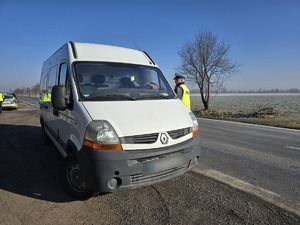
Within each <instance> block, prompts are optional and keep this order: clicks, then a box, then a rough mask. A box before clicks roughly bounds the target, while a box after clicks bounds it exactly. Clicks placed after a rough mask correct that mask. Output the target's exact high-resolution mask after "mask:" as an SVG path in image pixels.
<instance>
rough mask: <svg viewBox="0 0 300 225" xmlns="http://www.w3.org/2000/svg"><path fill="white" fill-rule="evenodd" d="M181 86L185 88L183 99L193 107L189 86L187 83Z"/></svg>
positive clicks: (188, 105) (189, 106)
mask: <svg viewBox="0 0 300 225" xmlns="http://www.w3.org/2000/svg"><path fill="white" fill-rule="evenodd" d="M180 87H182V89H183V93H182V98H181V101H182V102H183V103H184V104H185V105H186V106H187V107H188V108H189V109H191V99H190V90H189V89H188V88H187V86H186V85H185V84H181V85H180Z"/></svg>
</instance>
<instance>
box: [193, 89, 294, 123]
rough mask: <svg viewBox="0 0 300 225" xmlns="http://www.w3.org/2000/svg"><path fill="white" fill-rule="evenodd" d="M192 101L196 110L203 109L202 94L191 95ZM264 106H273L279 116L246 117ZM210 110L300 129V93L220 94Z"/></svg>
mask: <svg viewBox="0 0 300 225" xmlns="http://www.w3.org/2000/svg"><path fill="white" fill-rule="evenodd" d="M191 103H192V110H193V111H194V112H199V111H201V110H202V109H203V105H202V102H201V98H200V95H198V94H193V95H191ZM262 108H272V109H274V111H276V112H278V116H276V117H275V118H267V119H266V118H265V119H262V118H259V119H258V118H249V117H248V118H246V115H252V114H253V113H254V112H256V111H258V110H259V109H262ZM210 110H211V111H214V112H222V113H221V114H220V115H221V116H218V117H221V118H225V119H228V118H229V119H233V118H234V119H235V120H239V121H242V122H250V123H257V124H264V125H271V126H281V127H288V128H296V129H300V94H219V95H217V96H215V97H212V101H211V104H210ZM236 115H239V116H236ZM243 115H244V116H243ZM214 117H215V114H214Z"/></svg>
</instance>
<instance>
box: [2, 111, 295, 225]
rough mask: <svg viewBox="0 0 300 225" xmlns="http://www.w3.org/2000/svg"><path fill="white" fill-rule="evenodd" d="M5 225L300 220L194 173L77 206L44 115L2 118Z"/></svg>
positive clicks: (12, 113)
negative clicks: (46, 136)
mask: <svg viewBox="0 0 300 225" xmlns="http://www.w3.org/2000/svg"><path fill="white" fill-rule="evenodd" d="M0 137H1V138H0V165H1V170H0V212H1V213H0V224H154V225H155V224H166V225H167V224H272V225H273V224H300V217H298V216H297V215H294V214H292V213H290V212H287V211H285V210H283V209H281V208H278V207H276V206H274V205H272V204H269V203H267V202H265V201H262V200H261V199H260V198H257V197H255V196H253V195H250V194H248V193H245V192H242V191H240V190H237V189H235V188H232V187H230V186H228V185H226V184H224V183H221V182H219V181H216V180H214V179H211V178H209V177H206V176H203V175H200V174H197V173H194V172H189V173H187V174H185V175H183V176H181V177H177V178H175V179H171V180H169V181H166V182H162V183H160V184H156V185H152V186H148V187H144V188H139V189H134V190H130V191H126V192H120V193H113V194H107V195H102V196H98V197H94V198H92V199H89V200H87V201H76V200H74V199H72V198H71V197H70V196H69V195H68V194H67V192H66V191H65V190H64V188H63V186H62V182H61V166H62V157H61V156H60V154H59V153H58V151H56V149H55V148H54V147H53V146H43V145H42V144H41V129H40V125H39V111H38V110H37V109H36V108H34V107H30V106H26V105H22V107H20V109H19V110H17V111H4V112H3V114H0Z"/></svg>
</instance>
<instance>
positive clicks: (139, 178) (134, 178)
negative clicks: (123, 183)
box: [130, 162, 190, 184]
mask: <svg viewBox="0 0 300 225" xmlns="http://www.w3.org/2000/svg"><path fill="white" fill-rule="evenodd" d="M189 165H190V162H189V163H188V164H187V165H184V166H180V167H176V168H173V169H169V170H165V171H163V172H159V173H154V174H150V175H143V174H142V173H138V174H133V175H131V176H130V177H131V183H132V184H137V183H142V182H147V181H152V180H153V179H159V178H163V177H167V176H171V175H173V174H175V173H176V172H178V171H180V170H185V169H186V168H188V167H189Z"/></svg>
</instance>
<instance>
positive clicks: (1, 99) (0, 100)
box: [0, 92, 4, 102]
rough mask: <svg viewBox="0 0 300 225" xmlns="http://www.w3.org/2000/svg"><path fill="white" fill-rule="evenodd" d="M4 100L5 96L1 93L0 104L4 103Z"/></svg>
mask: <svg viewBox="0 0 300 225" xmlns="http://www.w3.org/2000/svg"><path fill="white" fill-rule="evenodd" d="M3 98H4V96H3V94H2V93H1V92H0V102H3Z"/></svg>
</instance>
